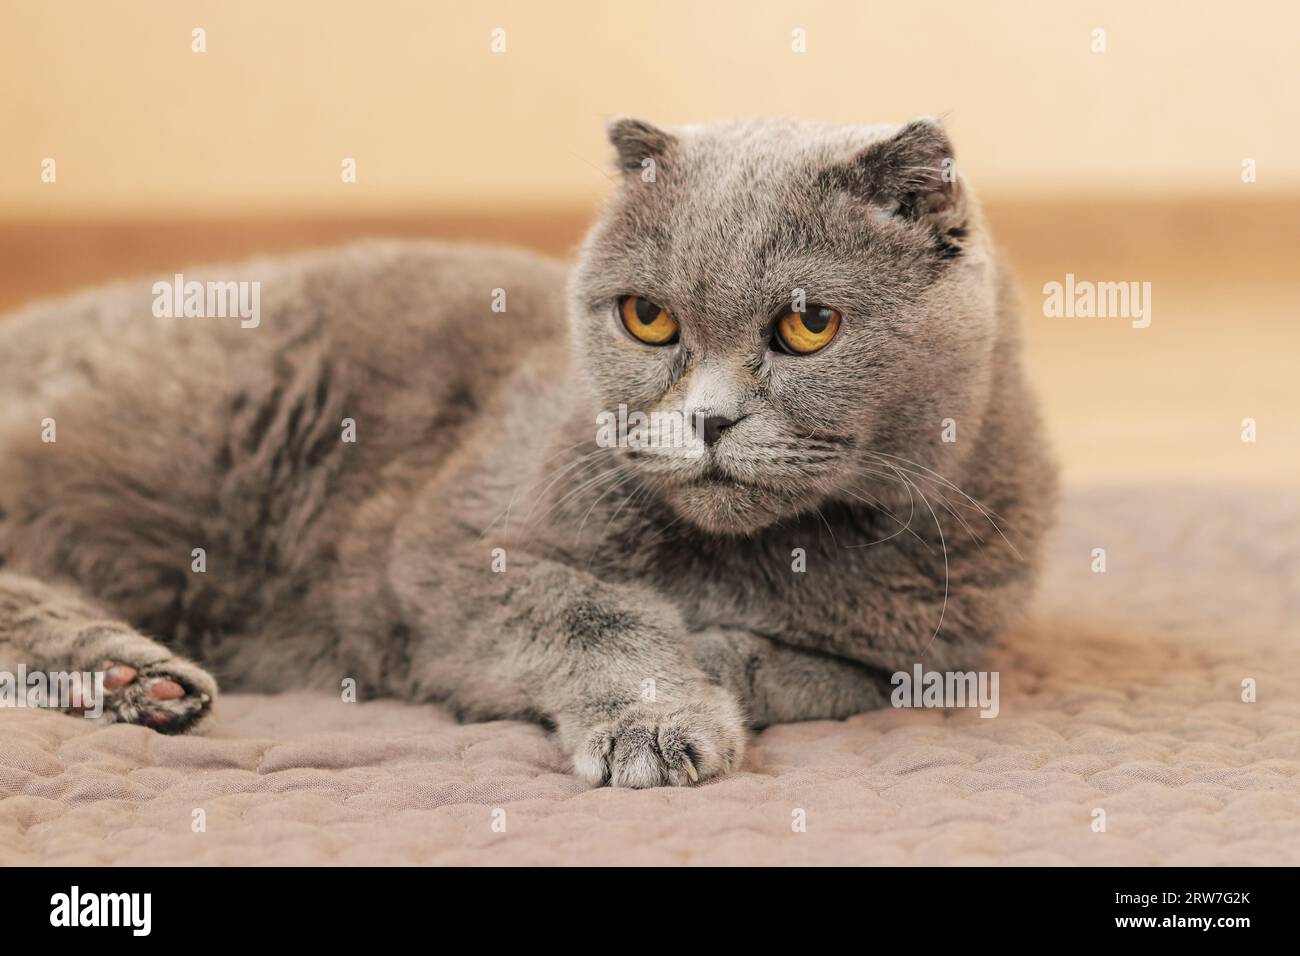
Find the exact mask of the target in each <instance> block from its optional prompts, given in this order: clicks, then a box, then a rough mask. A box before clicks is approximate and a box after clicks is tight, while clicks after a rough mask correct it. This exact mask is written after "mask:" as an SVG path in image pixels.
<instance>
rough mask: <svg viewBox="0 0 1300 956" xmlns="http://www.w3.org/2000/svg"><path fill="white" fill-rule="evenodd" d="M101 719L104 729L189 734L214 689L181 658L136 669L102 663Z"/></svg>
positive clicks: (137, 665) (208, 678)
mask: <svg viewBox="0 0 1300 956" xmlns="http://www.w3.org/2000/svg"><path fill="white" fill-rule="evenodd" d="M101 669H102V670H103V672H104V691H103V694H104V700H103V715H102V717H101V718H100V719H101V720H104V721H105V722H106V723H127V724H140V725H142V726H144V727H149V728H152V729H153V730H156V731H158V732H159V733H162V734H180V733H185V732H186V731H189V730H193V729H194V728H195V727H197V726H198V725H199V724H200V723H201V722H202V721H203V720H204V719H205V718H206V717H207V716H208V715H209V713H210V712H211V709H212V702H213V701H214V700H215V699H216V696H217V683H216V681H214V680H213V679H212V677H211V676H210V675H209V674H208V673H207V672H206V671H204V670H203V669H202V668H200V667H198V666H197V665H195V664H191V663H190V662H189V661H186V660H183V659H181V658H176V657H170V658H168V659H166V660H162V661H154V662H151V663H140V662H137V663H135V664H128V663H123V662H121V661H116V660H108V661H105V662H104V663H103V665H102V667H101Z"/></svg>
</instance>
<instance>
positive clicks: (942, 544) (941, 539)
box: [899, 475, 949, 659]
mask: <svg viewBox="0 0 1300 956" xmlns="http://www.w3.org/2000/svg"><path fill="white" fill-rule="evenodd" d="M899 477H900V478H902V480H903V481H906V482H907V483H908V484H911V485H912V486H913V487H914V488H916V493H917V494H918V495H920V496H921V503H922V504H924V505H925V507H926V508H927V509H928V510H929V512H930V517H931V518H933V519H934V528H935V531H937V532H938V533H939V545H940V547H942V548H943V605H942V606H941V607H940V608H939V620H938V622H937V623H936V624H935V625H934V633H933V634H931V635H930V640H929V641H927V642H926V645H925V647H923V648H921V653H920V654H919V655H918V659H919V658H921V657H925V652H926V651H928V650H929V649H930V646H931V645H932V644H933V643H934V641H935V638H937V637H938V636H939V631H940V629H941V628H942V627H943V619H944V615H946V614H947V613H948V577H949V571H948V544H947V542H946V541H945V540H944V536H943V525H942V524H941V523H940V521H939V516H938V515H937V514H935V513H934V508H932V507H931V506H930V501H929V499H928V498H926V496H925V492H924V491H922V490H921V489H920V487H918V486H916V485H914V484H913V483H912V481H911V480H910V479H908V478H903V476H902V475H900V476H899Z"/></svg>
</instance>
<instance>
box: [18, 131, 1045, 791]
mask: <svg viewBox="0 0 1300 956" xmlns="http://www.w3.org/2000/svg"><path fill="white" fill-rule="evenodd" d="M610 137H611V140H612V142H613V143H614V145H615V147H616V152H617V155H618V159H619V165H620V168H621V172H620V174H619V175H620V176H621V179H622V182H621V183H620V185H619V188H618V189H617V191H616V194H615V195H614V197H613V199H612V200H611V202H610V204H609V206H608V208H607V209H606V211H605V213H604V214H603V216H602V217H601V219H600V220H599V222H598V223H597V224H596V226H595V228H594V229H593V230H592V232H591V234H590V236H589V238H588V239H587V241H586V244H585V245H584V247H583V250H582V253H581V256H580V259H579V261H578V264H577V266H576V268H575V270H574V271H573V273H572V275H571V276H568V282H567V292H566V270H565V268H564V267H563V266H562V265H560V264H559V263H555V262H551V261H548V260H545V259H541V258H538V257H536V256H532V255H528V254H524V253H520V252H511V251H504V250H493V249H483V248H469V247H448V246H442V245H435V244H387V243H374V244H365V245H359V246H354V247H350V248H346V249H343V250H340V251H333V252H328V253H320V254H312V255H305V256H301V257H297V258H293V259H289V260H286V261H281V262H253V263H248V264H245V265H243V266H240V267H237V268H231V269H213V270H208V272H206V273H204V274H198V273H195V274H188V273H187V274H186V279H197V280H199V281H203V280H205V279H219V280H240V279H243V280H259V281H261V282H262V284H263V285H262V318H261V324H260V326H259V327H258V328H256V329H241V328H240V327H239V323H238V321H237V320H229V319H219V318H177V319H158V318H155V317H154V316H153V315H152V313H151V303H152V296H151V292H150V286H151V281H152V280H149V281H142V282H138V283H125V284H121V285H117V286H115V287H112V288H110V289H101V290H96V291H94V292H92V293H87V294H83V295H80V296H77V297H75V298H71V299H66V300H63V301H59V302H53V303H45V304H40V305H36V306H33V307H30V308H28V309H26V310H24V311H23V312H21V313H19V314H17V315H14V316H11V317H9V318H6V319H4V320H3V321H0V389H2V391H0V400H2V401H3V408H2V409H0V561H3V566H0V669H9V670H14V669H16V667H17V665H18V664H19V663H24V664H26V665H27V666H28V667H29V668H39V669H45V670H62V671H82V670H94V669H99V668H103V667H105V666H106V665H108V664H125V665H128V666H129V667H130V668H132V669H134V670H135V671H136V672H138V675H139V678H138V679H137V680H136V681H134V682H133V683H130V684H128V685H126V686H125V687H122V688H118V689H116V690H114V691H113V692H112V694H111V696H110V700H109V701H108V710H107V713H106V715H105V717H104V718H103V719H106V720H114V719H117V720H131V721H142V722H145V723H147V724H149V725H151V726H155V727H157V728H159V729H161V730H167V731H175V730H183V729H187V728H188V727H191V726H193V725H195V724H196V723H198V722H199V721H200V720H201V719H202V718H204V717H206V716H207V715H208V713H209V711H210V708H211V706H212V700H213V698H215V696H216V691H217V689H216V683H215V682H214V680H213V679H212V678H211V677H209V676H208V675H207V673H205V670H203V669H200V668H199V667H198V666H196V665H195V664H193V663H190V662H189V660H186V659H182V658H181V657H180V656H179V655H186V657H187V658H192V659H197V660H200V661H202V662H203V667H204V668H205V669H206V671H207V672H210V673H212V674H214V675H216V677H217V678H218V679H219V680H220V682H221V684H222V685H223V686H225V687H227V688H241V689H257V690H268V691H269V690H285V689H291V688H302V687H325V688H332V689H334V690H335V691H336V692H337V691H338V690H339V688H340V685H341V682H342V681H344V680H345V679H346V678H354V679H355V680H356V681H357V684H358V686H359V688H360V691H361V694H362V696H368V695H397V696H400V697H404V698H406V699H409V700H442V701H446V702H447V703H449V704H450V705H451V706H452V707H453V708H454V709H455V710H456V712H457V713H458V714H460V715H462V716H464V717H465V718H468V719H481V718H491V717H503V716H523V717H530V718H534V719H537V720H540V721H542V722H544V723H546V724H548V725H550V726H552V727H554V729H555V730H556V733H557V735H558V739H559V741H560V744H561V746H562V747H563V748H564V750H565V752H566V755H567V756H568V757H569V758H570V759H571V760H572V763H573V766H574V768H575V770H576V772H577V773H578V774H579V775H580V776H581V777H582V778H583V779H584V780H587V781H589V782H591V783H593V784H601V783H610V784H614V785H622V786H634V787H642V786H654V785H659V784H665V783H667V784H683V783H688V782H692V781H693V780H695V779H697V778H698V779H704V778H707V777H711V776H715V775H718V774H721V773H725V772H727V771H728V770H730V769H732V768H734V767H735V766H737V764H738V763H739V761H740V759H741V756H742V752H743V749H744V744H745V735H746V725H747V724H748V725H749V726H753V727H761V726H764V725H766V724H769V723H772V722H777V721H790V720H800V719H806V718H833V717H843V716H845V715H848V714H852V713H855V712H858V711H861V710H864V709H868V708H872V707H876V706H880V705H882V704H883V703H885V702H886V701H887V695H888V691H889V686H888V675H889V674H890V673H891V672H894V671H896V670H900V669H910V668H911V667H912V665H913V664H915V663H916V662H917V661H921V662H923V663H924V664H925V666H926V668H927V669H930V670H941V671H942V670H955V669H961V670H966V669H970V668H973V667H975V666H977V664H978V662H979V659H980V652H981V650H982V648H984V647H985V645H986V644H987V643H988V642H989V640H990V638H991V637H992V636H993V635H995V634H996V633H997V632H998V630H999V629H1000V628H1001V627H1002V626H1003V625H1004V623H1005V622H1006V621H1007V620H1008V618H1009V616H1010V615H1012V614H1013V613H1014V612H1016V611H1017V609H1019V608H1020V607H1021V606H1022V604H1023V603H1024V601H1025V599H1026V596H1027V594H1028V591H1029V588H1030V585H1031V580H1032V576H1033V575H1032V572H1033V567H1034V562H1035V558H1036V555H1037V553H1038V550H1039V541H1040V538H1041V536H1042V533H1043V531H1044V529H1045V526H1046V524H1047V522H1048V519H1049V515H1050V513H1051V507H1052V499H1053V492H1054V479H1053V472H1052V468H1051V466H1050V464H1049V462H1048V460H1047V457H1046V455H1045V452H1044V448H1043V442H1042V438H1041V436H1040V432H1039V427H1038V424H1037V419H1036V414H1035V410H1034V405H1033V402H1032V400H1031V398H1030V396H1029V395H1028V394H1027V392H1026V388H1025V384H1024V380H1023V377H1022V373H1021V370H1020V365H1019V361H1020V360H1019V346H1018V340H1017V322H1016V317H1015V308H1014V302H1013V297H1012V293H1011V285H1010V282H1009V280H1008V279H1007V277H1006V275H1005V273H1004V271H1003V270H1002V268H1001V267H1000V266H999V264H998V261H997V259H996V257H995V255H994V251H993V248H992V246H991V244H990V240H989V238H988V236H987V234H986V232H985V229H984V226H983V223H982V220H981V217H980V214H979V211H978V208H977V207H976V205H975V202H974V200H973V198H972V197H971V195H970V193H969V190H968V188H967V186H966V184H965V182H964V181H963V180H961V179H960V178H958V179H956V180H955V181H954V180H952V178H951V177H949V176H947V175H944V173H945V171H946V170H947V169H948V168H949V167H948V165H947V164H945V163H944V160H946V159H949V158H950V157H951V155H952V151H951V148H950V146H949V144H948V140H947V137H946V135H945V134H944V132H943V131H942V129H941V128H940V127H939V126H938V125H937V124H936V123H933V122H930V121H918V122H916V123H912V124H909V125H907V126H906V127H904V128H902V129H901V130H900V129H897V128H883V127H836V126H829V125H823V124H813V123H804V122H795V121H771V120H769V121H760V122H749V123H729V124H716V125H706V126H700V127H688V128H683V129H679V130H675V131H671V132H665V131H662V130H659V129H657V128H655V127H652V126H649V125H648V124H644V123H640V122H637V121H632V120H623V121H616V122H615V123H613V124H611V127H610ZM647 160H653V162H652V163H650V162H647ZM647 170H653V176H650V175H647V173H646V171H647ZM494 289H504V290H505V291H506V296H507V298H506V311H505V312H504V313H500V312H493V311H492V310H491V308H490V303H491V302H492V298H493V290H494ZM797 289H803V290H806V294H807V298H808V300H809V301H812V302H819V303H824V304H826V305H830V306H832V307H834V308H837V309H839V310H841V311H842V312H843V314H844V316H845V318H844V324H843V327H842V329H841V331H840V333H839V335H838V337H837V338H836V339H835V340H834V341H833V342H832V344H831V345H830V346H829V347H827V348H826V349H824V350H823V351H821V352H818V353H816V354H813V355H810V356H802V357H796V356H793V355H786V354H779V353H777V352H774V351H772V350H771V348H770V342H771V325H772V319H773V316H774V314H775V313H776V312H777V311H779V309H780V308H781V307H782V305H783V304H784V305H786V306H788V304H789V303H790V302H791V297H792V296H793V295H796V294H797V293H795V291H794V290H797ZM627 294H638V295H642V296H645V297H646V298H649V299H651V300H653V301H655V302H657V303H659V304H660V305H663V306H664V307H666V308H668V309H669V310H670V311H671V312H672V313H673V314H674V315H675V316H676V317H677V318H678V320H679V321H680V323H681V328H682V331H681V341H680V343H679V344H678V345H675V346H669V347H652V346H647V345H644V344H641V343H639V342H637V341H634V340H633V339H632V338H631V337H630V336H629V335H628V334H626V332H625V331H624V330H623V329H622V328H621V327H620V325H619V322H618V320H617V318H616V312H615V309H616V305H617V301H618V299H619V297H620V296H623V295H627ZM620 404H625V405H626V406H628V408H629V409H632V410H643V411H651V410H654V409H683V410H685V411H688V412H695V411H706V412H709V413H710V414H714V415H725V416H727V417H729V418H731V419H738V420H739V421H738V423H737V424H736V425H734V426H732V427H731V428H730V429H728V430H727V432H726V433H725V434H723V435H722V437H721V438H720V440H719V441H718V443H717V444H716V445H714V446H713V448H712V451H711V452H710V453H709V454H707V455H705V456H703V457H697V458H688V457H684V456H682V455H680V454H674V453H672V452H671V451H661V452H656V451H647V450H640V451H632V450H628V449H610V448H598V447H597V445H596V433H597V429H596V416H597V414H598V413H599V412H600V411H602V410H616V409H617V408H618V406H619V405H620ZM742 416H743V417H742ZM46 418H49V419H53V420H54V422H55V424H56V428H57V432H56V441H55V442H53V443H49V442H43V441H42V440H41V437H40V436H41V432H42V421H43V420H44V419H46ZM344 419H351V420H353V421H354V422H355V432H356V434H355V437H356V441H355V442H345V441H343V440H342V438H343V428H344V424H343V422H344ZM946 419H951V420H952V422H951V423H946V422H945V420H946ZM946 425H947V429H948V433H949V436H950V437H951V434H952V430H953V427H954V425H955V433H956V439H957V440H956V441H955V442H946V441H944V440H942V436H943V434H944V431H945V426H946ZM197 548H202V549H204V552H205V554H206V571H204V572H201V573H199V572H196V571H194V570H193V569H192V568H193V557H192V553H193V551H194V549H197ZM496 549H501V550H499V551H498V550H496ZM502 562H504V570H502ZM800 567H806V570H797V569H798V568H800ZM145 635H147V636H145ZM164 678H166V679H171V680H173V681H175V682H176V683H178V684H180V685H181V686H182V687H183V688H184V690H185V691H186V693H185V695H184V696H183V697H181V698H179V699H176V700H156V699H154V698H153V697H152V696H151V695H150V694H149V693H148V690H147V688H148V686H149V683H150V682H151V681H157V680H160V679H164Z"/></svg>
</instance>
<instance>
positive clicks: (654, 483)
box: [570, 119, 996, 534]
mask: <svg viewBox="0 0 1300 956" xmlns="http://www.w3.org/2000/svg"><path fill="white" fill-rule="evenodd" d="M609 137H610V140H611V142H612V143H613V145H614V147H615V151H616V155H617V159H618V166H619V178H620V182H619V185H618V188H617V189H616V191H615V194H614V196H613V198H612V200H611V201H610V203H609V204H608V206H607V208H606V209H605V211H604V213H603V215H602V217H601V218H600V220H599V221H598V222H597V223H596V225H595V226H594V227H593V229H592V231H591V233H590V234H589V236H588V238H587V241H586V243H585V245H584V247H583V251H582V255H581V258H580V261H579V263H578V266H577V268H576V270H575V272H574V275H573V280H572V282H571V285H570V298H571V306H570V313H571V316H570V321H571V334H572V340H573V345H574V348H575V350H576V353H577V356H578V359H579V363H580V367H581V368H582V369H583V370H584V372H585V374H586V375H587V376H588V378H589V380H590V384H591V386H592V390H593V394H594V395H595V396H596V401H597V404H598V408H597V409H593V411H594V412H604V413H606V414H605V415H604V416H602V418H601V421H602V422H604V423H605V425H606V426H608V425H609V424H611V423H613V422H615V421H618V422H621V421H624V420H626V419H628V418H629V417H630V418H631V419H632V426H631V431H632V432H633V436H632V441H631V442H626V443H624V442H615V444H616V445H620V447H618V448H617V450H616V452H615V453H617V454H619V455H622V456H624V464H625V465H626V466H627V467H629V468H631V469H634V470H635V472H636V473H637V474H638V475H640V476H641V478H642V479H643V480H644V482H645V483H647V484H649V485H650V486H651V487H652V488H653V489H655V491H656V492H657V493H658V494H659V495H660V496H661V497H662V498H663V499H664V500H665V501H666V502H667V503H668V504H669V505H671V507H672V508H673V509H674V510H675V511H677V512H678V513H679V514H680V515H682V516H683V517H685V518H686V519H688V520H690V521H692V522H693V523H695V524H696V525H698V526H699V527H701V528H704V529H706V530H709V531H712V532H718V533H733V534H735V533H740V534H743V533H747V532H751V531H756V530H758V529H760V528H762V527H764V526H766V525H768V524H771V523H772V522H774V521H777V520H779V519H780V518H782V517H784V516H789V515H794V514H797V513H800V512H803V511H809V510H811V509H812V508H814V507H817V506H819V505H820V504H821V503H822V502H824V501H826V500H827V499H833V498H836V497H844V498H845V499H846V500H847V498H849V497H852V496H854V495H855V494H857V493H858V492H857V491H856V490H855V489H865V488H866V486H868V485H871V484H873V483H876V482H873V479H872V475H873V474H874V475H875V476H876V478H879V476H880V474H881V472H883V471H885V470H886V469H885V467H884V466H883V465H882V463H881V462H882V459H881V458H880V456H881V455H897V456H901V457H904V458H906V459H908V460H909V461H913V462H916V463H918V464H920V465H923V466H927V467H929V466H931V465H932V464H934V463H936V462H937V461H939V460H940V459H943V458H944V455H945V454H949V449H946V448H944V447H943V446H942V438H941V433H942V431H943V429H944V422H945V420H947V419H951V420H954V421H957V420H961V421H962V422H963V424H965V425H975V426H977V425H978V422H979V419H980V416H981V414H982V410H983V407H984V403H985V401H986V399H987V394H988V388H989V380H990V378H991V371H990V364H991V362H992V353H993V348H994V343H995V340H996V319H995V306H994V302H995V277H994V271H995V270H994V269H993V268H992V260H991V251H990V247H989V243H988V242H987V240H986V237H985V235H984V232H983V228H982V225H981V223H980V218H979V215H978V210H977V209H976V208H975V204H974V200H973V199H972V197H971V196H970V193H969V190H968V188H967V186H966V184H965V182H964V180H962V179H961V178H960V177H958V176H956V174H955V167H954V161H953V151H952V147H951V145H950V143H949V140H948V136H947V134H946V133H945V132H944V130H943V128H942V127H941V126H940V125H939V124H938V123H937V122H936V121H932V120H918V121H915V122H912V123H909V124H907V125H906V126H903V127H902V128H901V129H900V128H898V127H848V126H833V125H828V124H820V123H811V122H802V121H795V120H762V121H753V122H736V123H719V124H708V125H703V126H691V127H684V128H679V129H672V130H661V129H658V128H656V127H654V126H651V125H649V124H647V123H643V122H640V121H638V120H630V119H623V120H616V121H614V122H612V123H611V124H610V126H609ZM620 407H623V409H624V414H623V415H622V416H620V415H619V412H620ZM636 413H641V414H642V415H644V416H646V419H645V420H642V419H638V418H636ZM646 421H652V422H656V423H658V424H657V425H656V427H654V428H647V427H644V426H645V424H646ZM674 421H676V422H679V423H681V424H682V429H681V430H680V431H678V432H677V434H676V435H675V436H674V434H673V431H674V430H673V428H671V427H669V426H671V425H672V423H673V422H674ZM593 427H595V426H594V425H593ZM638 428H639V431H638ZM610 435H611V432H610V431H609V429H608V427H607V428H606V430H605V432H604V433H603V437H604V439H605V441H604V442H602V443H604V444H609V443H610V442H609V438H610ZM647 436H649V437H650V438H651V439H652V440H651V441H649V442H647V441H646V438H647ZM637 439H640V441H638V440H637ZM628 444H631V445H634V446H636V445H639V446H640V447H626V445H628ZM885 460H886V461H887V460H888V459H885ZM944 460H945V461H947V459H944ZM948 463H949V464H951V462H950V461H949V462H948Z"/></svg>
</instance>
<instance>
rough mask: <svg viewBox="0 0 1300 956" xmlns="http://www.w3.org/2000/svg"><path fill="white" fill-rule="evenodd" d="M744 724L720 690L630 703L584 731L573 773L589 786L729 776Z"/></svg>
mask: <svg viewBox="0 0 1300 956" xmlns="http://www.w3.org/2000/svg"><path fill="white" fill-rule="evenodd" d="M745 733H746V732H745V722H744V719H743V717H742V716H741V713H740V708H739V707H738V706H737V705H736V703H735V701H734V700H733V699H732V698H731V696H730V695H729V694H727V693H726V691H723V690H722V689H721V688H716V687H710V688H708V691H707V693H704V694H702V695H701V696H700V697H699V698H698V699H696V700H693V701H688V702H687V703H676V704H654V703H637V704H632V705H630V706H628V707H626V708H624V709H623V710H622V711H620V712H619V713H618V715H617V716H616V717H615V718H614V719H613V720H611V721H609V722H608V723H604V724H600V725H598V726H596V727H593V728H591V729H590V730H588V731H587V733H586V735H585V738H584V739H583V740H582V742H581V743H580V744H579V746H578V749H577V752H576V753H575V754H574V755H573V768H574V772H575V773H576V774H577V775H578V777H579V778H581V779H582V780H584V781H586V782H587V783H590V784H592V785H594V786H605V785H609V786H613V787H634V788H643V787H662V786H672V787H684V786H690V785H692V784H695V783H700V782H702V781H705V780H708V779H710V778H711V777H718V776H721V775H722V774H725V773H730V772H731V771H732V770H734V769H735V768H736V767H738V766H739V765H740V760H741V757H742V756H743V755H744V750H745Z"/></svg>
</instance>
